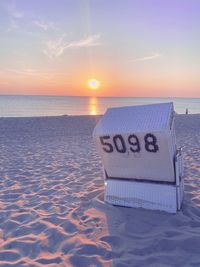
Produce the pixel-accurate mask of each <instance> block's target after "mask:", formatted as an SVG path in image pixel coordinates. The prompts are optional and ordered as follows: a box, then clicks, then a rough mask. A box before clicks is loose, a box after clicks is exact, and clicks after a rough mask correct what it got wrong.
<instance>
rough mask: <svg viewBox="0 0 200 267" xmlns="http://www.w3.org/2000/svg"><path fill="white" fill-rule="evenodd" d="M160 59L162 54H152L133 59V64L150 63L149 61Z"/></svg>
mask: <svg viewBox="0 0 200 267" xmlns="http://www.w3.org/2000/svg"><path fill="white" fill-rule="evenodd" d="M160 57H161V54H159V53H152V54H151V55H149V56H145V57H140V58H135V59H132V60H131V62H138V61H148V60H153V59H156V58H160Z"/></svg>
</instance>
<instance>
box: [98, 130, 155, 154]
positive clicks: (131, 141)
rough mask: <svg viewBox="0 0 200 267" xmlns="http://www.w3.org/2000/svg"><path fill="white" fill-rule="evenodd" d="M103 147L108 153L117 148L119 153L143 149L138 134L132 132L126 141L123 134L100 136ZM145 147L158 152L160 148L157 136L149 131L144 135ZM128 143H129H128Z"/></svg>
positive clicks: (135, 151)
mask: <svg viewBox="0 0 200 267" xmlns="http://www.w3.org/2000/svg"><path fill="white" fill-rule="evenodd" d="M99 139H100V142H101V145H102V149H103V150H104V151H105V152H106V153H112V152H114V150H116V151H117V152H119V153H126V152H127V151H131V152H132V153H138V152H140V151H141V143H140V140H139V139H138V137H137V135H135V134H130V135H129V136H128V137H127V140H126V142H125V140H124V137H123V136H122V135H121V134H117V135H114V136H113V137H111V136H110V135H104V136H100V137H99ZM144 143H145V149H146V151H147V152H153V153H156V152H157V151H158V150H159V146H158V144H157V138H156V136H155V135H153V134H151V133H148V134H146V135H145V136H144ZM127 144H128V145H127Z"/></svg>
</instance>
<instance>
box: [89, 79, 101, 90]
mask: <svg viewBox="0 0 200 267" xmlns="http://www.w3.org/2000/svg"><path fill="white" fill-rule="evenodd" d="M88 86H89V88H90V89H92V90H96V89H98V88H99V86H100V81H98V80H96V79H90V80H88Z"/></svg>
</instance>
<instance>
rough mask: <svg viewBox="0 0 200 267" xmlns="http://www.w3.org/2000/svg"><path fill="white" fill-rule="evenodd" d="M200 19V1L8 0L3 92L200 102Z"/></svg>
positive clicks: (1, 49) (0, 22)
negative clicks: (93, 86)
mask: <svg viewBox="0 0 200 267" xmlns="http://www.w3.org/2000/svg"><path fill="white" fill-rule="evenodd" d="M199 14H200V1H199V0H1V1H0V59H1V60H0V94H14V95H16V94H23V95H78V96H88V95H92V96H133V97H134V96H135V97H200V15H199ZM92 78H93V79H96V80H97V81H99V84H100V86H99V88H98V89H96V90H91V89H90V88H89V87H88V80H89V79H92Z"/></svg>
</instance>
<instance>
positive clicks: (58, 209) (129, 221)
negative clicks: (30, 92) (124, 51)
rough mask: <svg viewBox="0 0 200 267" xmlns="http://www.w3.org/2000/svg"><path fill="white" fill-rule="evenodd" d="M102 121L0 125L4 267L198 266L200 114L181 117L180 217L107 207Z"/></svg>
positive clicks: (8, 121)
mask: <svg viewBox="0 0 200 267" xmlns="http://www.w3.org/2000/svg"><path fill="white" fill-rule="evenodd" d="M99 118H100V117H99V116H59V117H37V118H0V148H1V149H0V266H36V267H37V266H69V267H70V266H77V267H82V266H87V267H88V266H106V267H107V266H114V267H128V266H130V267H136V266H150V267H156V266H157V267H171V266H176V267H177V266H181V267H183V266H200V187H199V185H200V149H199V147H200V115H198V114H195V115H177V117H176V134H177V141H178V144H179V146H182V147H183V155H184V170H185V177H184V179H185V195H184V202H183V206H182V209H181V211H180V212H178V213H177V214H175V215H172V214H168V213H165V212H161V211H150V210H144V209H134V208H124V207H117V206H111V205H108V204H106V203H104V201H103V195H104V181H103V176H102V165H101V161H100V158H99V156H98V153H97V151H96V148H95V146H94V143H93V140H92V131H93V128H94V126H95V125H96V123H97V121H98V120H99Z"/></svg>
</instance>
